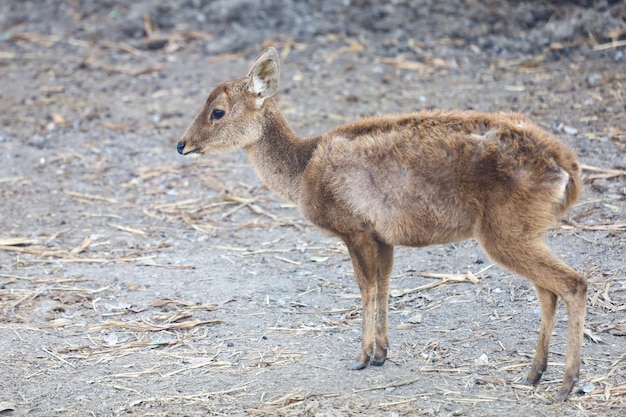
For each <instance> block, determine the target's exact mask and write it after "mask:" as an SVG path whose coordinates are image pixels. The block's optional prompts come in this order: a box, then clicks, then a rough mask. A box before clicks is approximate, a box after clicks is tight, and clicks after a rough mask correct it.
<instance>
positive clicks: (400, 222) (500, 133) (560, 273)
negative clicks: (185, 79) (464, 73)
mask: <svg viewBox="0 0 626 417" xmlns="http://www.w3.org/2000/svg"><path fill="white" fill-rule="evenodd" d="M279 73H280V64H279V58H278V53H277V51H276V50H275V49H274V48H268V49H266V50H265V51H263V52H262V53H261V54H260V55H259V57H258V58H257V60H256V61H255V63H254V65H253V66H252V69H251V70H250V72H249V74H248V76H247V77H245V78H239V79H234V80H230V81H226V82H224V83H222V84H220V85H219V86H218V87H217V88H216V89H215V90H213V92H211V94H210V95H209V97H208V99H207V101H206V103H205V105H204V107H203V108H202V110H201V111H200V113H199V114H198V115H197V116H196V117H195V119H194V121H193V122H192V123H191V125H190V126H189V127H188V128H187V130H186V131H185V133H184V135H183V137H182V138H181V140H180V142H179V143H178V146H177V149H178V152H179V153H181V154H184V155H187V154H212V153H217V152H226V151H231V150H234V149H239V148H243V149H245V150H246V152H247V154H248V156H249V158H250V160H251V161H252V163H253V165H254V167H255V168H256V171H257V172H258V174H259V176H260V177H261V179H262V180H263V181H264V183H265V184H266V185H267V186H268V187H269V188H270V189H271V190H273V191H274V192H276V193H277V194H279V195H280V196H282V197H284V198H285V199H287V200H289V201H292V202H293V203H295V204H297V206H298V208H299V209H300V211H301V213H302V214H303V216H304V217H306V218H307V219H308V220H309V221H310V222H311V223H313V224H314V225H316V226H318V227H319V228H321V229H323V230H325V231H327V232H330V233H332V234H334V235H336V236H338V237H339V238H340V239H342V240H343V241H344V242H345V244H346V246H347V248H348V251H349V254H350V258H351V259H352V263H353V266H354V273H355V276H356V281H357V283H358V286H359V289H360V292H361V298H362V302H363V316H362V317H363V328H362V346H361V350H360V352H359V354H358V357H357V359H356V360H355V361H354V362H353V363H351V364H350V365H349V368H350V369H362V368H365V367H366V366H367V365H368V364H371V365H382V364H383V363H384V362H385V359H386V357H387V350H388V348H389V337H388V325H387V314H388V313H387V310H388V297H389V276H390V274H391V270H392V265H393V247H394V246H396V245H406V246H415V247H421V246H426V245H432V244H441V243H450V242H455V241H458V240H462V239H468V238H474V239H476V240H477V241H478V242H479V243H480V244H481V246H482V247H483V248H484V250H485V252H486V253H487V254H488V255H489V256H490V257H491V258H492V259H493V260H494V261H495V262H497V263H498V264H500V265H502V266H503V267H505V268H507V269H509V270H510V271H512V272H514V273H516V274H519V275H522V276H524V277H526V278H527V279H529V280H530V281H532V282H533V283H534V285H535V288H536V291H537V297H538V299H539V303H540V305H541V310H542V317H541V324H540V328H539V338H538V342H537V347H536V352H535V357H534V360H533V362H532V364H531V367H530V372H529V374H528V378H527V380H528V382H529V383H531V384H537V383H538V382H539V380H540V378H541V376H542V374H543V372H544V371H545V369H546V366H547V363H548V348H549V344H550V336H551V334H552V330H553V327H554V317H555V311H556V307H557V299H558V298H561V299H562V300H563V301H564V303H565V306H566V308H567V315H568V329H567V351H566V357H565V375H564V380H563V384H562V386H561V388H560V390H559V392H558V394H556V398H557V399H559V400H563V399H565V398H566V397H567V396H568V394H569V393H570V392H571V390H572V387H573V386H574V384H575V383H576V381H578V378H579V368H580V355H581V345H582V339H583V324H584V319H585V303H586V298H587V296H586V294H587V280H586V279H585V277H583V276H582V275H580V274H579V273H577V272H576V271H574V270H573V269H572V268H570V267H568V266H567V265H565V264H564V263H563V262H562V261H561V260H559V259H558V258H557V257H556V256H555V255H553V254H552V252H551V251H550V249H549V248H548V247H547V246H546V242H545V232H546V230H548V229H549V228H550V227H551V226H552V225H553V224H554V223H555V222H556V220H557V219H558V217H559V216H560V215H561V214H563V213H564V212H565V211H566V210H567V208H568V207H570V206H571V205H572V204H573V203H574V202H575V201H576V199H577V198H578V196H579V194H580V193H581V191H582V185H581V180H580V177H579V166H578V163H577V161H576V156H575V154H574V152H573V151H571V150H570V149H569V148H568V147H566V146H565V145H564V144H563V143H562V142H560V141H559V140H558V139H557V138H556V137H554V136H553V135H551V134H549V133H547V132H545V131H543V130H541V129H540V128H539V127H537V126H536V125H535V124H534V123H532V122H531V121H530V120H529V119H527V118H525V117H523V116H521V115H519V114H515V113H479V112H474V111H422V112H417V113H411V114H404V115H398V116H382V117H370V118H364V119H362V120H358V121H355V122H353V123H349V124H346V125H343V126H339V127H337V128H335V129H333V130H331V131H329V132H328V133H325V134H323V135H320V136H315V137H311V138H308V139H304V138H300V137H298V136H297V135H296V133H295V132H294V131H293V129H292V128H291V127H290V126H289V124H288V123H287V121H286V120H285V118H284V116H283V115H282V113H281V112H280V110H279V108H278V106H277V104H276V102H275V101H274V99H273V98H272V97H273V96H274V94H275V93H276V92H277V90H278V79H279Z"/></svg>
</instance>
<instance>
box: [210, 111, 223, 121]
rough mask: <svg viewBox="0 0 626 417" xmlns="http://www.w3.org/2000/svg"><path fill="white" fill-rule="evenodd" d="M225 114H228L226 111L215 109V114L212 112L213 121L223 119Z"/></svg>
mask: <svg viewBox="0 0 626 417" xmlns="http://www.w3.org/2000/svg"><path fill="white" fill-rule="evenodd" d="M225 114H226V112H225V111H224V110H220V109H214V110H213V112H211V120H218V119H221V118H222V117H224V115H225Z"/></svg>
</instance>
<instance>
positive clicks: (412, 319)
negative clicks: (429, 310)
mask: <svg viewBox="0 0 626 417" xmlns="http://www.w3.org/2000/svg"><path fill="white" fill-rule="evenodd" d="M407 321H408V322H409V323H411V324H419V323H421V322H422V314H421V313H417V314H415V315H414V316H413V317H410V318H409V319H408V320H407Z"/></svg>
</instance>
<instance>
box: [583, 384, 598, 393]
mask: <svg viewBox="0 0 626 417" xmlns="http://www.w3.org/2000/svg"><path fill="white" fill-rule="evenodd" d="M595 390H596V385H595V384H594V383H593V382H585V383H584V384H583V386H582V387H580V389H579V391H580V392H584V393H585V394H589V393H590V392H593V391H595Z"/></svg>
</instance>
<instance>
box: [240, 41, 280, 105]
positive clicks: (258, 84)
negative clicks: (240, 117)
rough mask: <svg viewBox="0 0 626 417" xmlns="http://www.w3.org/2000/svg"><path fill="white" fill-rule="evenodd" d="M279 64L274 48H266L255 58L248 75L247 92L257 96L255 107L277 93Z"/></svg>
mask: <svg viewBox="0 0 626 417" xmlns="http://www.w3.org/2000/svg"><path fill="white" fill-rule="evenodd" d="M279 78H280V62H279V59H278V52H277V51H276V49H275V48H272V47H270V48H267V49H265V50H264V51H263V52H261V54H260V55H259V56H258V57H257V59H256V61H254V65H252V68H251V69H250V72H249V73H248V91H249V92H251V93H252V94H255V95H256V96H257V101H256V107H257V108H260V107H261V106H262V105H263V102H264V101H265V99H267V98H270V97H272V96H273V95H274V94H276V91H278V79H279Z"/></svg>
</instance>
